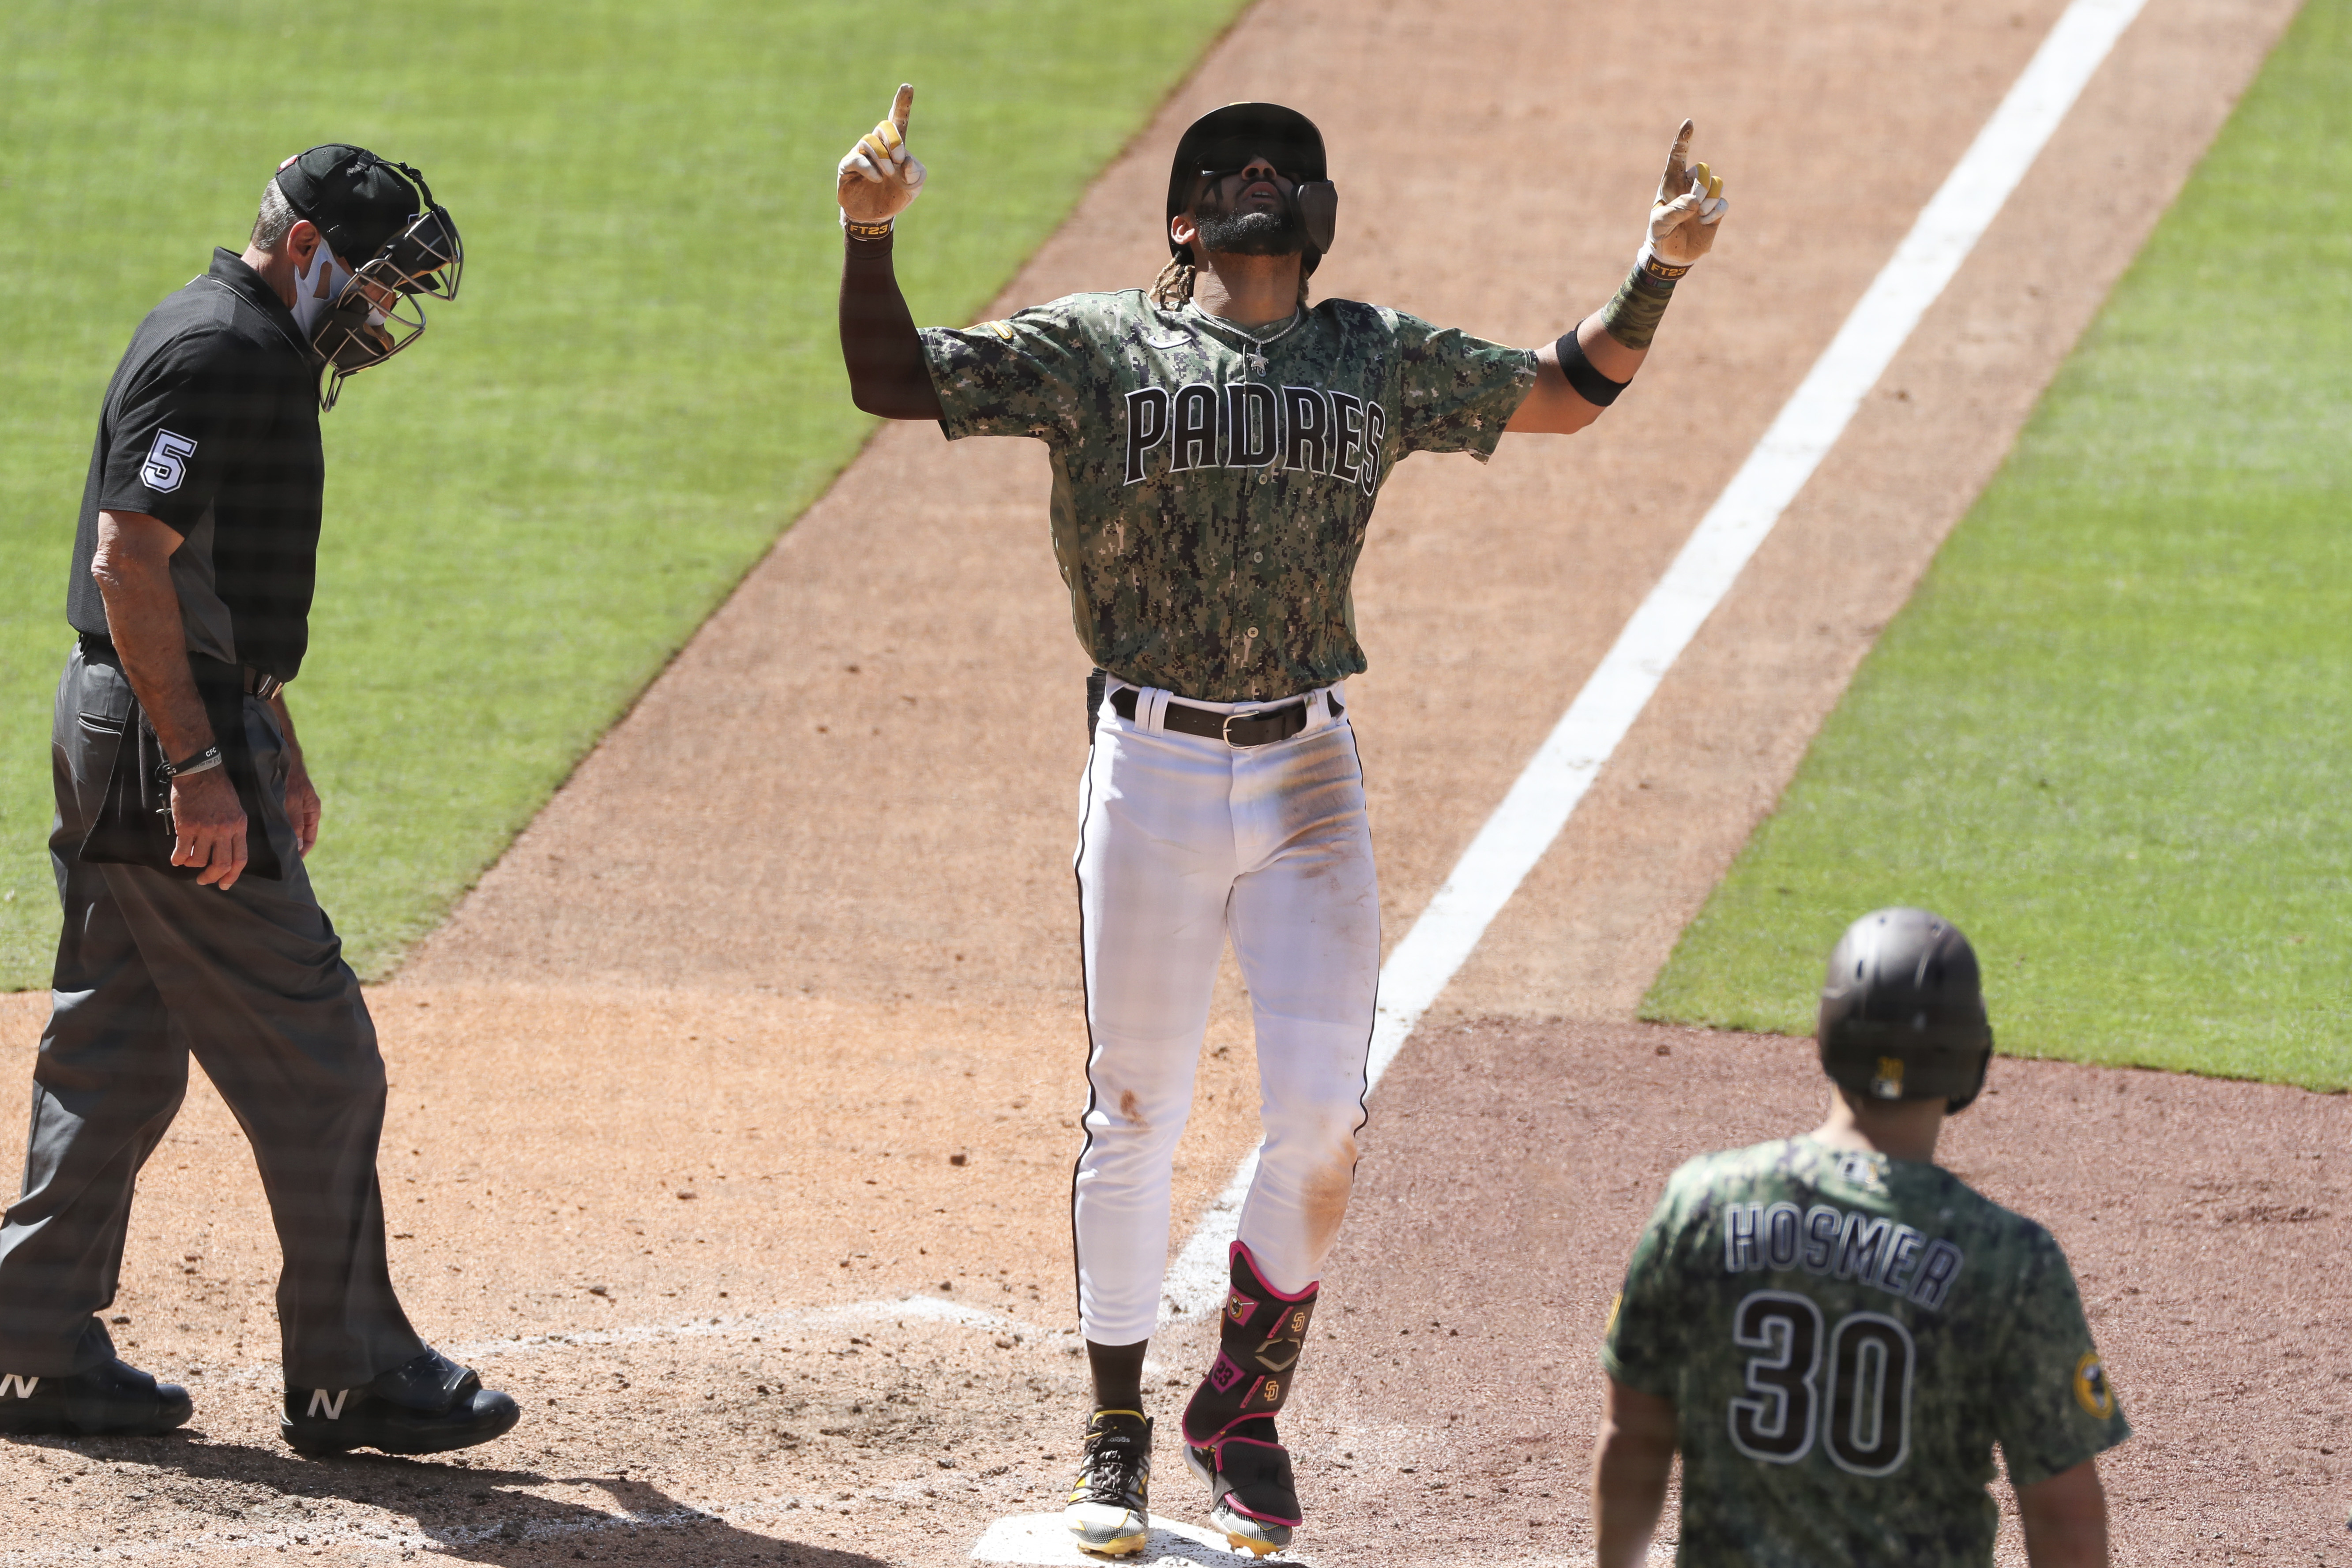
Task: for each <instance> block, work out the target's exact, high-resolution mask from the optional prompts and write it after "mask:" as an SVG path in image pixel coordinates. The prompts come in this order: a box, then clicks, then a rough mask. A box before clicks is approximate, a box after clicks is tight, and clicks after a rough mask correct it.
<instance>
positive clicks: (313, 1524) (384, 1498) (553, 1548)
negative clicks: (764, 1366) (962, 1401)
mask: <svg viewBox="0 0 2352 1568" xmlns="http://www.w3.org/2000/svg"><path fill="white" fill-rule="evenodd" d="M14 1440H15V1441H17V1442H30V1443H37V1444H39V1445H40V1446H41V1447H44V1448H58V1449H62V1450H69V1451H73V1452H77V1453H85V1454H90V1455H94V1456H95V1455H102V1456H104V1457H105V1458H109V1459H111V1460H114V1461H116V1462H118V1463H122V1464H133V1465H144V1466H147V1467H148V1468H150V1469H156V1470H172V1471H176V1472H178V1473H179V1474H181V1475H183V1476H185V1477H187V1478H188V1479H191V1480H197V1481H211V1482H215V1483H226V1484H228V1485H230V1486H234V1487H242V1488H252V1487H261V1488H267V1489H268V1490H271V1491H274V1492H276V1493H278V1495H279V1496H280V1497H285V1498H301V1499H317V1500H322V1501H328V1500H331V1501H335V1502H351V1503H359V1504H361V1505H362V1506H365V1507H368V1508H371V1509H375V1510H380V1511H383V1512H386V1513H392V1514H399V1515H405V1516H406V1517H407V1518H408V1519H409V1520H410V1521H414V1528H415V1531H416V1533H417V1534H419V1535H422V1536H424V1537H425V1540H426V1541H427V1542H430V1543H431V1544H430V1547H429V1548H428V1549H429V1550H431V1551H432V1552H435V1553H436V1554H437V1555H441V1556H445V1557H451V1558H455V1559H457V1560H458V1561H460V1562H467V1563H505V1564H516V1565H521V1564H537V1563H559V1562H561V1563H572V1562H575V1561H586V1562H592V1563H593V1562H604V1563H632V1564H637V1563H677V1564H679V1565H680V1568H687V1565H691V1568H707V1565H716V1564H719V1563H779V1564H783V1565H784V1568H884V1564H883V1560H882V1559H880V1558H877V1557H868V1556H866V1555H865V1554H864V1553H862V1552H844V1551H841V1550H839V1549H838V1548H835V1547H830V1546H815V1545H811V1544H809V1543H807V1542H798V1541H790V1540H783V1541H779V1540H776V1539H774V1538H773V1537H771V1536H766V1535H759V1534H754V1533H753V1532H752V1531H748V1530H743V1529H740V1528H738V1527H737V1526H735V1525H732V1524H730V1523H729V1522H727V1521H725V1520H723V1519H721V1518H719V1517H718V1516H717V1515H715V1514H711V1513H708V1512H706V1511H703V1510H701V1509H699V1508H697V1507H695V1506H694V1505H693V1504H691V1503H687V1502H681V1501H679V1500H677V1499H676V1498H674V1497H671V1496H670V1495H669V1494H668V1493H667V1492H665V1491H663V1490H661V1489H660V1488H659V1487H656V1486H653V1485H651V1484H649V1483H647V1482H645V1481H636V1480H631V1479H628V1478H626V1477H625V1476H621V1477H615V1476H546V1475H541V1473H539V1472H538V1471H536V1470H521V1469H512V1470H509V1469H488V1468H487V1467H484V1466H481V1465H457V1464H451V1463H448V1462H447V1461H446V1460H445V1459H443V1458H438V1457H436V1456H431V1455H427V1456H424V1457H421V1458H396V1457H394V1456H390V1455H382V1454H372V1453H357V1454H350V1455H345V1456H341V1457H339V1458H323V1459H306V1458H298V1457H297V1456H295V1455H292V1454H289V1453H287V1452H285V1451H283V1450H280V1449H271V1448H253V1447H251V1446H249V1445H247V1444H242V1443H215V1442H208V1441H205V1440H203V1438H202V1435H201V1434H200V1433H180V1434H176V1435H174V1436H173V1437H163V1438H137V1439H133V1438H120V1437H116V1438H107V1437H97V1438H77V1439H68V1438H17V1439H14ZM550 1483H553V1484H556V1485H561V1486H584V1487H593V1488H596V1489H598V1490H602V1491H603V1492H604V1494H605V1495H606V1496H607V1497H609V1498H610V1499H611V1500H612V1503H613V1507H614V1510H617V1512H612V1511H604V1510H600V1509H594V1508H588V1507H584V1506H582V1505H581V1504H578V1503H570V1502H562V1501H557V1500H551V1499H547V1498H542V1497H537V1496H533V1495H530V1494H529V1493H525V1492H522V1491H520V1490H513V1489H520V1488H522V1487H530V1486H544V1485H547V1484H550ZM798 1517H800V1516H798V1515H795V1514H788V1515H785V1516H784V1517H783V1518H782V1519H781V1520H779V1521H776V1524H777V1527H778V1528H779V1529H780V1530H783V1531H789V1530H790V1529H792V1527H793V1526H792V1522H791V1521H793V1520H794V1519H796V1518H798ZM192 1533H193V1532H192ZM203 1533H204V1534H205V1536H207V1537H212V1538H215V1539H213V1540H211V1541H208V1542H206V1544H208V1545H214V1546H220V1547H233V1548H236V1549H239V1550H241V1551H245V1552H266V1551H268V1550H269V1549H270V1548H272V1547H274V1546H278V1545H281V1544H293V1545H295V1546H297V1547H300V1546H304V1545H308V1546H326V1545H338V1544H350V1545H364V1544H366V1543H367V1538H366V1533H365V1531H364V1527H362V1526H359V1525H358V1524H357V1521H349V1520H344V1519H338V1518H334V1517H331V1516H330V1517H324V1518H310V1519H303V1518H299V1517H289V1516H288V1515H286V1514H284V1513H281V1512H278V1511H270V1512H268V1514H266V1515H265V1516H262V1517H258V1518H253V1519H247V1520H243V1521H238V1522H230V1521H224V1520H220V1519H218V1518H217V1516H216V1515H215V1516H214V1517H211V1518H207V1520H206V1524H205V1528H204V1530H203ZM232 1535H235V1536H241V1537H243V1539H242V1540H237V1541H228V1540H224V1539H219V1538H222V1537H226V1536H232ZM306 1536H307V1537H308V1538H309V1539H308V1540H307V1541H306V1540H304V1539H303V1538H304V1537H306ZM379 1542H381V1538H379ZM381 1543H382V1544H391V1543H390V1542H381Z"/></svg>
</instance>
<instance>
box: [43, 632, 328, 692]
mask: <svg viewBox="0 0 2352 1568" xmlns="http://www.w3.org/2000/svg"><path fill="white" fill-rule="evenodd" d="M81 651H82V652H83V653H88V654H90V655H92V656H94V657H97V658H100V659H104V660H105V661H106V662H107V663H109V664H121V663H122V655H121V654H120V653H117V652H115V648H114V641H113V639H112V638H110V637H100V636H98V635H96V634H95V633H93V632H82V633H81ZM241 668H242V669H243V670H244V672H245V691H246V695H247V696H256V697H259V698H260V699H261V700H262V701H263V702H268V700H269V699H270V698H271V697H274V696H276V695H278V693H279V692H282V691H284V690H285V689H286V683H285V682H284V681H281V680H279V679H278V677H277V676H276V675H273V674H270V673H269V672H268V671H267V670H257V669H255V668H254V667H253V666H252V665H251V664H246V665H243V666H241Z"/></svg>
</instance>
